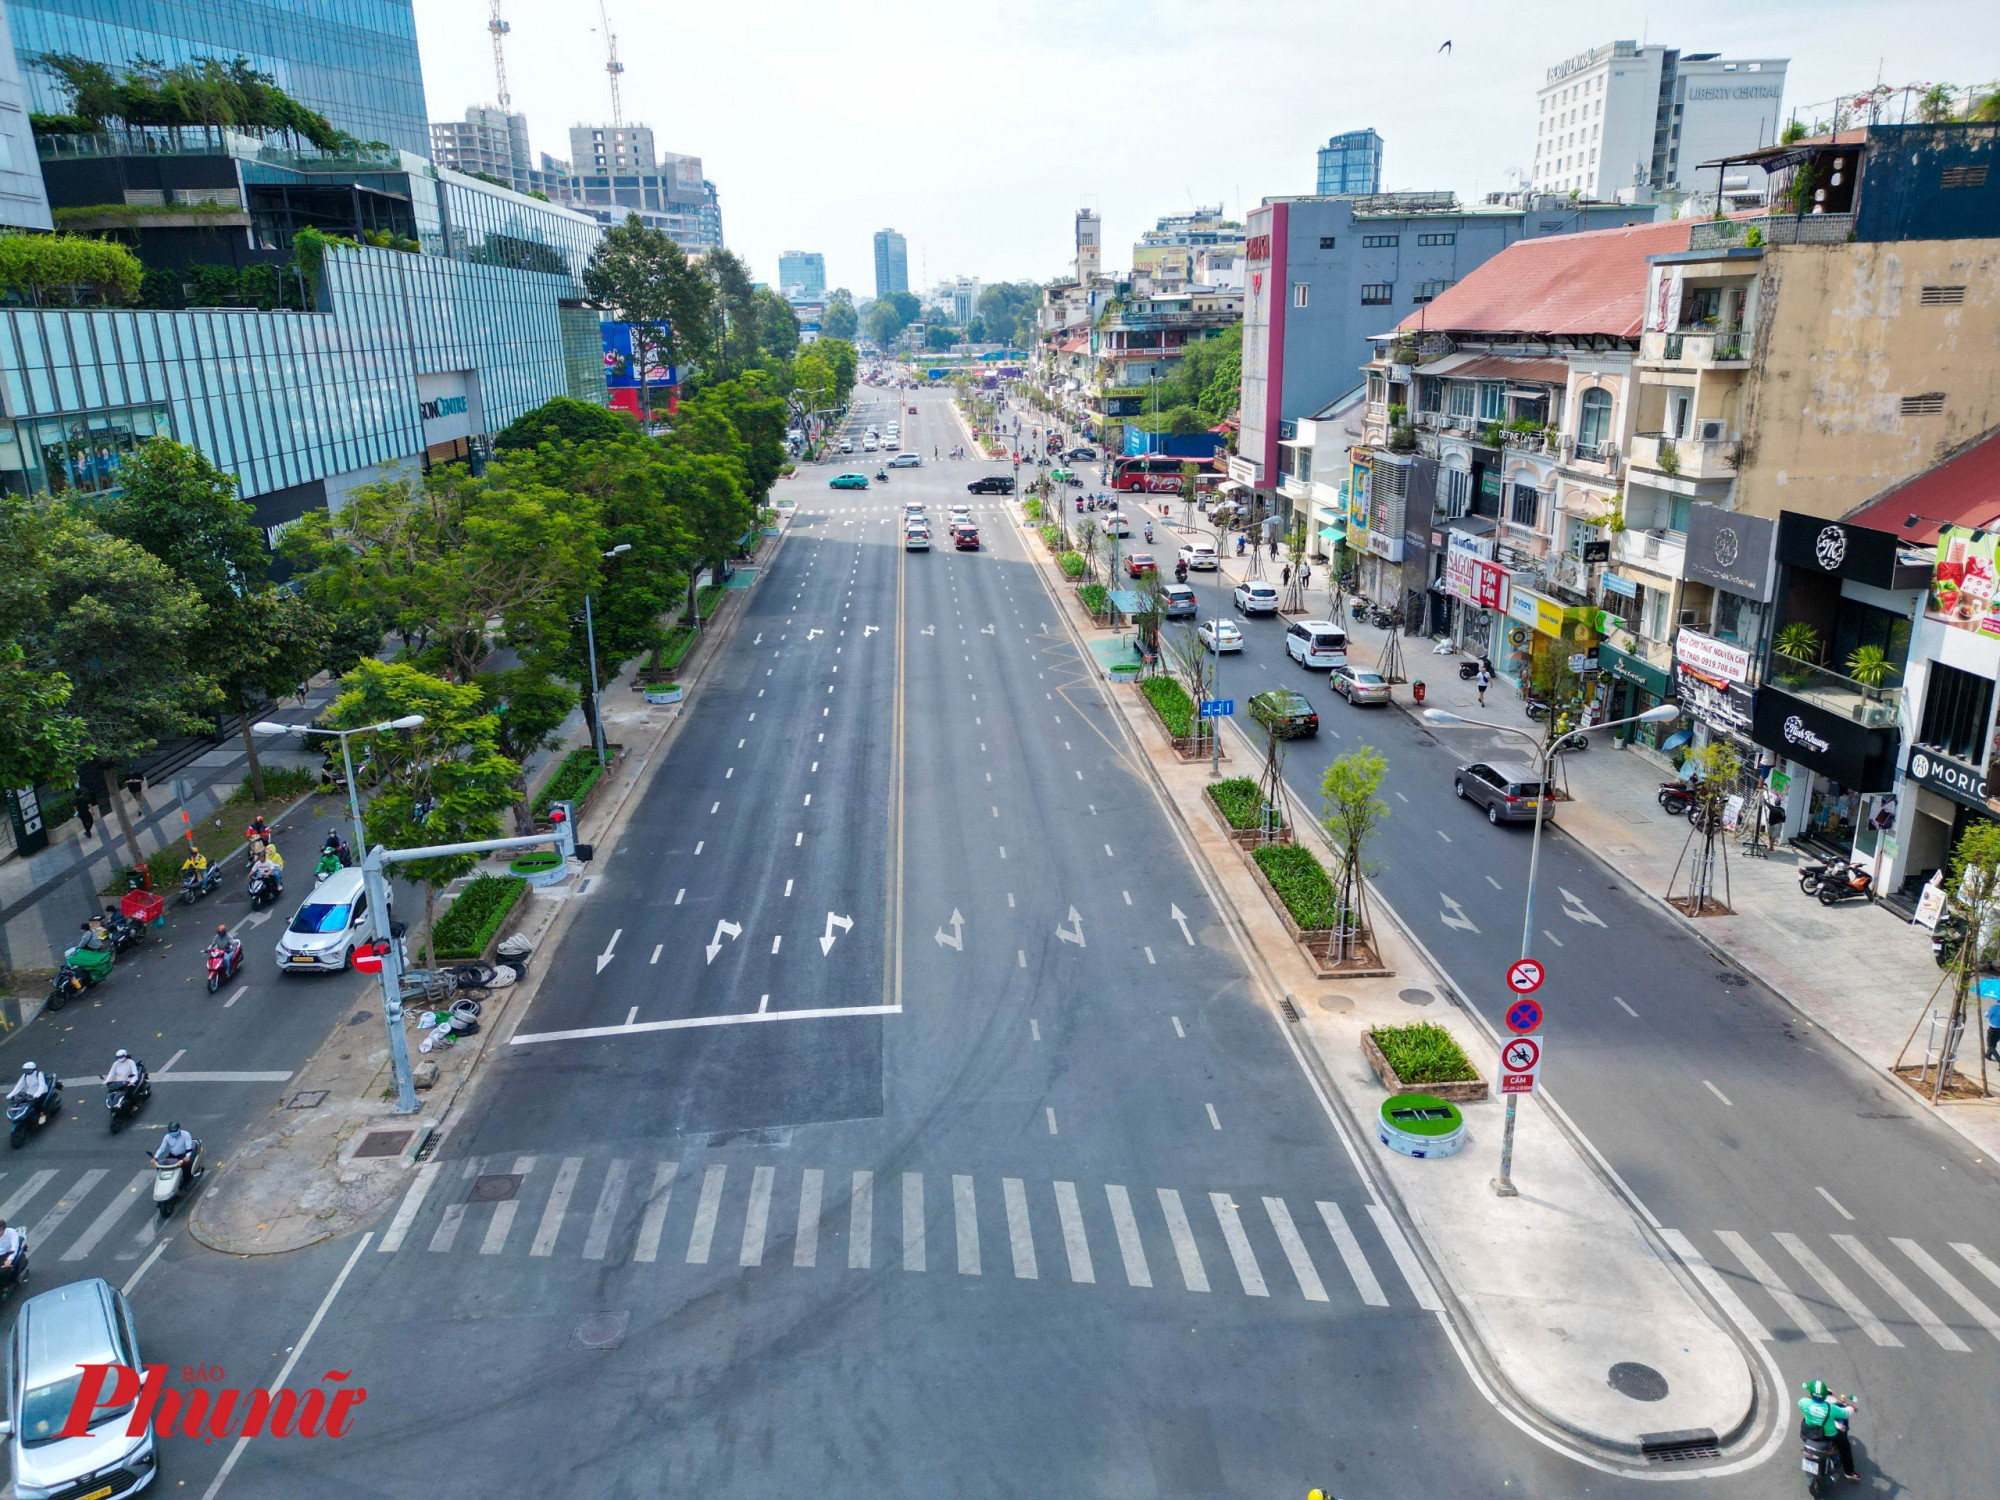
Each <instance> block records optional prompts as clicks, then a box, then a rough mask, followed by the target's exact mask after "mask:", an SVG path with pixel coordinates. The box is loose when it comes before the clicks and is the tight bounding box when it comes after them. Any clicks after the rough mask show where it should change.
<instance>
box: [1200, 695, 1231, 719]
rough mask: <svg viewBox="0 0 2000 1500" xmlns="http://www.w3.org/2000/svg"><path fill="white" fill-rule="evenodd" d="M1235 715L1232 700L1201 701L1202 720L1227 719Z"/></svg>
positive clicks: (1210, 699)
mask: <svg viewBox="0 0 2000 1500" xmlns="http://www.w3.org/2000/svg"><path fill="white" fill-rule="evenodd" d="M1235 713H1236V700H1235V699H1234V698H1204V699H1202V700H1201V716H1202V717H1203V718H1204V719H1227V718H1230V717H1232V716H1234V714H1235Z"/></svg>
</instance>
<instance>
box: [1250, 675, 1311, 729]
mask: <svg viewBox="0 0 2000 1500" xmlns="http://www.w3.org/2000/svg"><path fill="white" fill-rule="evenodd" d="M1250 717H1251V718H1253V719H1255V720H1256V721H1257V722H1258V723H1259V724H1262V725H1263V726H1264V727H1265V728H1266V729H1268V730H1270V731H1271V733H1272V734H1274V735H1276V736H1277V737H1278V738H1279V739H1281V740H1290V739H1297V738H1299V737H1300V736H1302V735H1317V734H1318V733H1319V715H1318V714H1317V713H1316V712H1314V711H1313V706H1312V704H1311V703H1310V702H1308V701H1307V699H1306V695H1305V694H1304V693H1300V692H1295V691H1293V690H1292V689H1291V688H1272V689H1271V690H1270V691H1269V692H1267V693H1259V694H1258V695H1257V696H1256V697H1254V698H1252V699H1251V700H1250Z"/></svg>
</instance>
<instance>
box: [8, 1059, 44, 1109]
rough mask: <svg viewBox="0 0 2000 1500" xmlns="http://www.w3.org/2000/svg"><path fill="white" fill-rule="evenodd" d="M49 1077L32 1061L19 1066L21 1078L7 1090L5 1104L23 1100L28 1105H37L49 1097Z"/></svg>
mask: <svg viewBox="0 0 2000 1500" xmlns="http://www.w3.org/2000/svg"><path fill="white" fill-rule="evenodd" d="M49 1084H50V1079H49V1075H48V1074H46V1073H44V1072H43V1071H42V1070H41V1069H40V1068H38V1067H36V1066H35V1064H34V1062H33V1060H30V1061H28V1062H24V1063H22V1064H21V1076H20V1077H19V1078H17V1079H15V1080H14V1086H13V1087H12V1088H11V1089H9V1090H7V1102H8V1103H9V1104H12V1103H13V1102H14V1101H15V1100H17V1099H25V1100H27V1101H28V1102H29V1103H30V1104H38V1103H40V1102H41V1101H42V1100H44V1099H46V1098H47V1097H48V1096H49Z"/></svg>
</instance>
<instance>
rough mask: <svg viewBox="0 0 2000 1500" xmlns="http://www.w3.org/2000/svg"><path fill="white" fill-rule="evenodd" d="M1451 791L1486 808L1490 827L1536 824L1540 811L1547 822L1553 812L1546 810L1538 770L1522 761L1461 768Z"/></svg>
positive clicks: (1486, 763)
mask: <svg viewBox="0 0 2000 1500" xmlns="http://www.w3.org/2000/svg"><path fill="white" fill-rule="evenodd" d="M1451 789H1452V790H1453V791H1454V792H1456V793H1457V794H1458V795H1459V796H1460V797H1462V798H1464V799H1465V800H1466V801H1467V802H1471V803H1475V804H1477V805H1478V806H1480V807H1483V808H1485V809H1486V821H1487V822H1489V823H1494V824H1499V823H1532V822H1534V820H1535V815H1536V810H1537V809H1538V808H1539V809H1540V812H1541V816H1542V818H1543V819H1544V820H1547V819H1548V818H1549V817H1550V816H1551V814H1552V811H1553V810H1552V809H1551V808H1548V807H1544V806H1542V803H1543V800H1544V799H1543V796H1542V792H1543V787H1542V782H1541V778H1540V777H1539V776H1537V775H1536V774H1535V769H1534V767H1533V766H1530V765H1527V764H1524V763H1523V762H1521V761H1514V760H1482V761H1474V762H1473V763H1472V764H1471V765H1467V766H1460V767H1459V768H1458V770H1457V771H1456V772H1454V773H1453V775H1452V778H1451Z"/></svg>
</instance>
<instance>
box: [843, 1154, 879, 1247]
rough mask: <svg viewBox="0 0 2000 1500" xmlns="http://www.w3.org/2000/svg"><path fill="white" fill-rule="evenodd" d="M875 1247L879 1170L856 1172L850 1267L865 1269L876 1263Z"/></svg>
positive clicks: (850, 1213) (849, 1226)
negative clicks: (877, 1176) (876, 1174)
mask: <svg viewBox="0 0 2000 1500" xmlns="http://www.w3.org/2000/svg"><path fill="white" fill-rule="evenodd" d="M874 1249H875V1174H874V1173H873V1172H869V1171H860V1172H856V1173H855V1174H854V1188H853V1193H852V1196H851V1197H850V1198H849V1200H848V1205H847V1269H848V1270H850V1271H865V1270H867V1269H868V1267H869V1266H870V1265H871V1264H872V1263H873V1260H874Z"/></svg>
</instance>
